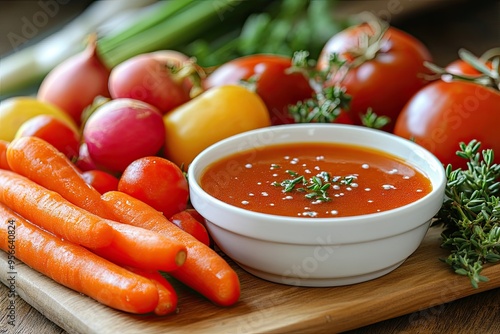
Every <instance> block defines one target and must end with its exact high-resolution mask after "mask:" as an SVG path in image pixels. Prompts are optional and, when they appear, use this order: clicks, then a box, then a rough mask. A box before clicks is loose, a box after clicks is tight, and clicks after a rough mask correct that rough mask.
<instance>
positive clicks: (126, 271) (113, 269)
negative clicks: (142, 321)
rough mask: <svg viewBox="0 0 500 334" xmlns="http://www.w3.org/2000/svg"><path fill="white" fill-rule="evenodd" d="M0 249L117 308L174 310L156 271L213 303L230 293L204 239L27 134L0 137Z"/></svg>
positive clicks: (235, 295) (234, 291)
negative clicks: (86, 174) (96, 182)
mask: <svg viewBox="0 0 500 334" xmlns="http://www.w3.org/2000/svg"><path fill="white" fill-rule="evenodd" d="M9 235H11V236H12V235H13V236H14V237H11V238H9ZM0 248H1V249H2V250H4V251H5V252H8V253H10V254H13V255H15V257H16V258H17V259H19V260H20V261H22V262H24V263H25V264H26V265H28V266H30V267H32V268H33V269H35V270H37V271H38V272H40V273H42V274H44V275H46V276H48V277H50V278H52V279H53V280H54V281H56V282H58V283H60V284H62V285H64V286H66V287H68V288H70V289H73V290H75V291H78V292H80V293H83V294H85V295H87V296H89V297H91V298H93V299H95V300H97V301H99V302H100V303H103V304H105V305H107V306H109V307H112V308H114V309H117V310H121V311H124V312H129V313H134V314H145V313H155V314H157V315H166V314H170V313H175V312H176V310H177V302H178V296H177V294H176V291H175V289H174V288H173V286H172V284H171V282H170V281H169V280H168V279H167V278H166V277H165V275H163V274H165V273H166V274H167V276H170V277H173V278H175V279H177V280H178V281H180V282H182V283H184V284H186V285H187V286H189V287H191V288H192V289H194V290H195V291H197V292H199V293H200V294H202V295H203V296H205V297H206V298H208V299H209V300H211V301H212V302H213V303H215V304H217V305H220V306H230V305H233V304H235V303H236V302H237V301H238V299H239V296H240V282H239V278H238V276H237V274H236V272H235V271H234V270H233V269H232V268H231V267H230V266H229V264H228V263H227V262H226V261H225V260H224V259H223V258H222V257H220V256H219V255H218V254H217V253H216V252H215V251H214V250H213V249H212V248H210V247H209V246H208V245H207V244H206V243H204V242H201V241H199V240H198V239H196V238H195V237H193V236H192V235H190V234H189V233H187V232H185V231H183V230H182V229H180V228H179V227H177V226H176V225H175V224H173V223H172V222H170V221H169V220H168V219H167V218H166V217H165V216H164V215H163V214H162V213H161V212H159V211H157V210H155V209H153V208H152V207H151V206H149V205H147V204H146V203H144V202H142V201H140V200H138V199H136V198H134V197H132V196H130V195H127V194H125V193H123V192H120V191H109V192H106V193H104V194H101V193H99V192H98V191H97V190H96V189H95V188H93V187H92V186H90V185H89V184H87V183H86V182H85V180H84V179H83V178H82V177H81V174H80V173H79V171H78V170H77V169H76V167H75V166H74V164H73V163H72V162H71V161H70V160H69V159H68V158H67V157H66V156H65V155H64V154H62V153H61V152H59V151H58V150H57V149H56V148H54V147H53V146H52V145H50V144H49V143H47V142H46V141H44V140H42V139H39V138H36V137H20V138H17V139H14V140H13V141H12V142H10V143H8V142H1V141H0Z"/></svg>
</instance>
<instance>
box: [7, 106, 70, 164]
mask: <svg viewBox="0 0 500 334" xmlns="http://www.w3.org/2000/svg"><path fill="white" fill-rule="evenodd" d="M27 136H34V137H38V138H41V139H43V140H45V141H46V142H48V143H49V144H51V145H52V146H54V147H55V148H56V149H57V150H59V151H60V152H62V153H64V154H65V155H66V156H67V157H68V158H69V159H71V160H73V159H75V158H77V157H78V151H79V149H80V135H79V133H77V132H76V131H75V130H74V129H73V128H71V127H69V126H68V124H67V123H65V122H63V121H61V120H60V119H58V118H55V117H54V116H51V115H45V114H43V115H38V116H35V117H33V118H30V119H29V120H27V121H25V122H24V123H23V124H22V125H21V126H20V127H19V129H18V130H17V132H16V135H15V137H16V138H18V137H27Z"/></svg>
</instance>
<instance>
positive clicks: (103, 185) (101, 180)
mask: <svg viewBox="0 0 500 334" xmlns="http://www.w3.org/2000/svg"><path fill="white" fill-rule="evenodd" d="M82 177H83V179H84V180H85V182H87V184H90V185H91V186H92V187H94V188H95V189H96V190H97V191H98V192H100V193H101V194H104V193H105V192H108V191H112V190H118V178H117V177H115V176H113V175H111V174H109V173H106V172H104V171H102V170H98V169H94V170H88V171H85V172H82Z"/></svg>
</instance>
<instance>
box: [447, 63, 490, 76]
mask: <svg viewBox="0 0 500 334" xmlns="http://www.w3.org/2000/svg"><path fill="white" fill-rule="evenodd" d="M486 66H488V67H489V68H490V69H491V67H492V64H491V62H488V63H486ZM445 70H446V72H448V73H451V74H456V75H464V74H465V75H469V76H479V75H480V74H481V72H479V71H478V70H476V69H475V68H474V66H472V65H471V64H469V63H467V62H466V61H464V60H462V59H457V60H455V61H453V62H451V63H450V64H448V66H446V68H445Z"/></svg>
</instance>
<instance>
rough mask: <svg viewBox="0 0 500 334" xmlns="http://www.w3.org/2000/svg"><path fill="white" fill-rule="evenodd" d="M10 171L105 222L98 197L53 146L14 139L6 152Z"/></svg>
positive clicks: (103, 210) (31, 138)
mask: <svg viewBox="0 0 500 334" xmlns="http://www.w3.org/2000/svg"><path fill="white" fill-rule="evenodd" d="M7 161H8V163H9V166H10V169H11V170H13V171H14V172H16V173H18V174H21V175H24V176H26V177H27V178H29V179H30V180H32V181H34V182H36V183H38V184H39V185H41V186H43V187H45V188H47V189H49V190H52V191H55V192H57V193H59V194H60V195H61V196H62V197H64V198H66V199H67V200H68V201H70V202H71V203H73V204H74V205H76V206H79V207H80V208H82V209H85V210H88V211H90V212H92V213H94V214H96V215H98V216H101V217H104V218H109V215H108V214H107V213H106V212H105V210H106V208H105V206H104V204H103V203H102V201H101V198H100V196H101V194H100V193H99V192H98V191H97V190H96V189H95V188H93V187H92V186H90V185H89V184H87V182H85V179H84V178H83V177H82V175H81V174H80V172H79V170H78V169H77V168H76V166H75V165H74V164H73V163H72V162H71V161H70V160H69V159H68V158H67V157H66V156H65V155H64V154H63V153H61V152H60V151H59V150H57V149H56V148H55V147H54V146H52V145H51V144H49V143H48V142H46V141H44V140H43V139H40V138H37V137H20V138H16V139H14V140H13V141H12V142H11V143H10V144H9V147H8V148H7Z"/></svg>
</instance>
